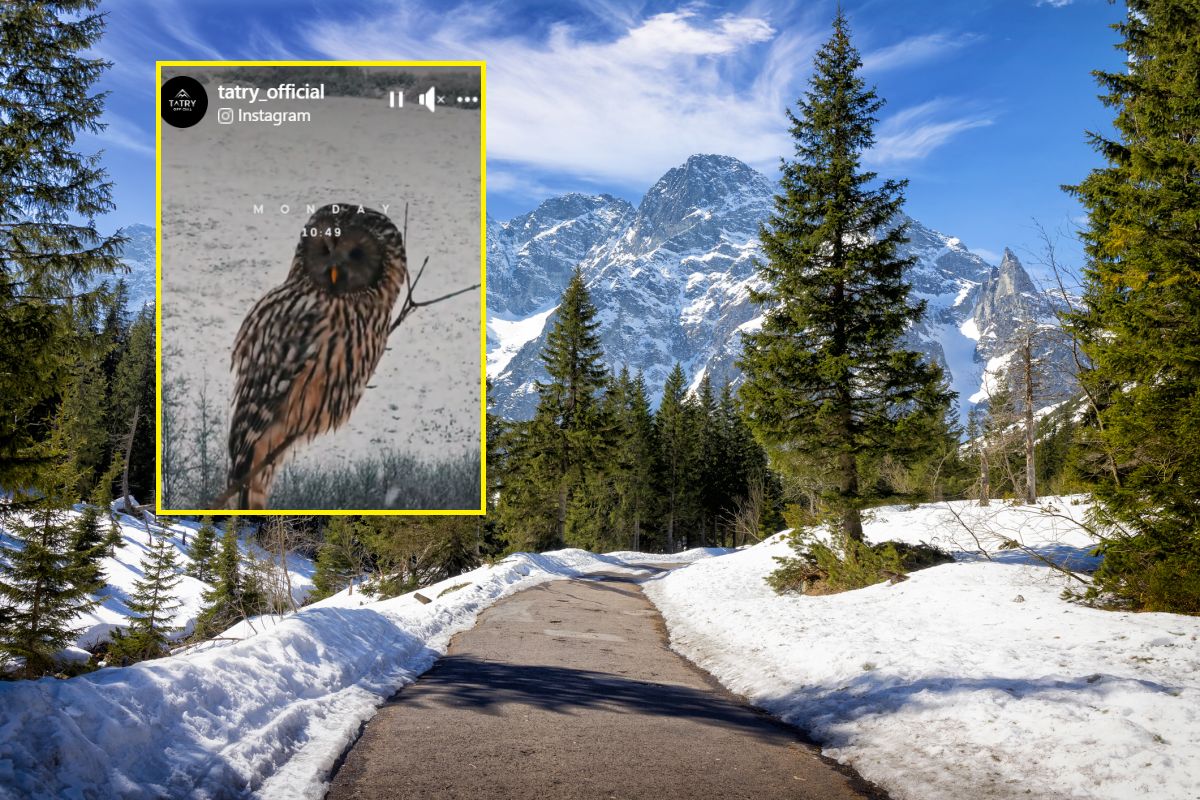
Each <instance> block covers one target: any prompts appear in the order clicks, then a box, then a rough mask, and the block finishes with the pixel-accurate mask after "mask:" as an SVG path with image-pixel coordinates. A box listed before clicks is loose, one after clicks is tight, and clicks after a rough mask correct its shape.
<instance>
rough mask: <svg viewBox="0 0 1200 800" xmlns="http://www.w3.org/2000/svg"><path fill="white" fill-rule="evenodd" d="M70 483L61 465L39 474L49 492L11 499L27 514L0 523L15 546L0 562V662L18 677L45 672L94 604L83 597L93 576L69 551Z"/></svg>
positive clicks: (69, 474) (71, 528)
mask: <svg viewBox="0 0 1200 800" xmlns="http://www.w3.org/2000/svg"><path fill="white" fill-rule="evenodd" d="M74 480H75V474H74V473H73V472H72V471H71V470H69V469H68V468H66V467H65V466H63V465H60V467H59V470H58V472H56V473H54V474H49V473H43V481H44V483H47V484H51V483H52V486H51V488H50V489H48V490H46V491H42V492H39V493H38V494H36V495H23V494H19V495H18V496H17V497H16V498H14V499H15V500H16V501H18V502H20V504H21V505H22V506H23V507H25V508H26V509H28V513H27V514H25V515H21V516H16V515H14V516H13V517H12V518H10V519H9V520H7V521H6V523H5V524H6V527H8V529H9V531H10V533H11V534H12V535H13V536H14V537H15V538H16V539H17V540H18V541H19V542H20V546H19V547H13V548H7V549H6V550H5V551H4V552H3V554H2V555H3V557H2V558H0V622H2V625H0V657H3V659H4V661H8V662H12V661H13V660H18V661H20V662H22V666H21V667H20V669H18V670H17V674H18V675H19V676H20V677H24V678H36V677H39V676H41V675H44V674H46V673H47V672H49V671H50V670H51V669H52V668H53V666H54V657H55V655H56V654H57V653H58V652H59V651H60V650H62V649H63V648H65V647H67V646H68V645H70V644H71V643H72V640H73V638H74V634H75V631H76V629H75V627H74V622H75V619H76V617H77V616H78V615H80V614H82V613H84V612H86V611H88V610H89V609H91V608H92V607H94V606H95V605H96V601H95V600H94V599H92V597H91V596H90V594H89V591H90V590H91V589H92V588H93V587H94V585H95V582H96V573H95V572H94V571H92V570H90V569H88V568H87V564H86V562H85V563H84V564H83V565H82V566H81V564H80V561H79V560H78V558H77V554H76V553H75V551H73V550H72V548H71V543H72V540H73V538H74V537H75V536H76V535H77V533H78V529H77V527H76V526H75V524H74V522H73V521H72V519H71V515H70V510H71V499H70V495H71V492H72V488H71V487H72V484H73V483H74Z"/></svg>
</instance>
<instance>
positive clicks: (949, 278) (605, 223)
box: [487, 155, 1073, 419]
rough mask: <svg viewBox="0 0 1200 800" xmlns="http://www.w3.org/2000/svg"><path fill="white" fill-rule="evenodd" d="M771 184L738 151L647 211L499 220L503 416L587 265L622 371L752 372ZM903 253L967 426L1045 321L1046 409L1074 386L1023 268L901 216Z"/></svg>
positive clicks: (678, 182) (653, 382)
mask: <svg viewBox="0 0 1200 800" xmlns="http://www.w3.org/2000/svg"><path fill="white" fill-rule="evenodd" d="M775 191H776V186H775V184H774V183H773V182H772V181H770V180H769V179H768V178H767V177H766V176H765V175H762V174H761V173H759V172H757V171H755V170H753V169H751V168H750V167H748V166H746V165H745V164H743V163H742V162H740V161H738V160H737V159H735V158H731V157H729V156H719V155H696V156H692V157H691V158H689V159H688V160H687V161H686V162H685V163H684V164H682V165H680V166H678V167H675V168H674V169H671V170H669V171H668V172H667V173H666V174H665V175H664V176H663V177H662V178H661V179H659V180H658V181H657V182H656V183H655V184H654V185H653V186H652V187H651V188H650V189H649V191H647V193H646V195H645V196H644V197H643V198H642V200H641V202H640V203H639V204H638V206H637V207H636V208H635V207H634V206H632V205H631V204H630V203H628V202H626V201H624V200H621V199H618V198H615V197H612V196H610V195H596V196H589V195H581V194H571V195H565V196H562V197H556V198H552V199H550V200H547V201H545V202H544V203H542V204H541V205H539V206H538V207H537V208H536V209H534V210H533V211H531V212H529V213H527V214H523V215H521V216H518V217H516V218H514V219H512V220H509V221H508V222H499V221H496V220H493V219H489V220H488V226H487V229H488V241H487V247H488V287H487V294H488V373H489V376H490V377H491V379H492V382H493V403H494V410H495V411H496V412H497V413H499V414H500V415H501V416H505V417H509V418H523V417H527V416H529V415H530V414H531V413H532V411H533V408H534V405H535V404H536V392H535V391H534V384H535V382H536V381H537V380H539V379H541V378H543V377H544V372H543V370H542V366H541V362H540V359H539V353H540V351H541V349H542V346H543V344H544V339H545V335H546V332H547V331H548V329H549V327H550V325H551V324H552V321H553V312H554V307H555V304H556V303H557V302H558V297H559V295H560V294H561V292H562V290H563V288H565V286H566V284H567V281H569V280H570V277H571V274H572V272H573V271H574V269H575V268H576V267H578V268H579V269H580V270H581V271H582V273H583V275H584V278H585V280H586V281H587V284H588V288H589V290H590V292H591V294H592V300H593V302H594V303H595V305H596V307H597V310H598V312H599V314H598V318H599V321H600V324H601V327H600V334H601V338H602V342H603V346H604V350H605V354H606V356H607V359H608V362H609V364H610V366H612V367H613V368H614V369H619V368H620V367H622V366H627V367H629V369H630V370H631V371H638V370H640V371H642V372H643V373H644V375H645V378H646V383H647V386H648V388H649V389H650V390H651V391H652V392H654V393H655V399H657V392H659V391H660V390H661V387H662V383H663V381H664V380H665V378H666V375H667V373H668V372H669V371H670V369H671V367H672V366H673V365H674V364H675V362H677V361H678V362H680V363H681V364H682V365H683V368H684V370H685V372H686V373H687V375H688V378H689V380H690V381H691V384H692V385H693V386H695V385H697V384H698V383H699V381H700V379H701V378H702V377H703V376H704V375H705V374H707V375H709V376H710V378H711V379H712V380H713V381H714V382H715V383H716V384H717V385H720V384H721V383H723V382H724V381H727V380H730V381H737V380H738V379H739V378H740V374H739V371H738V369H737V367H736V363H735V362H736V360H737V357H738V354H739V353H740V349H741V342H740V337H741V332H742V331H744V330H747V329H752V328H753V327H755V326H757V325H758V324H760V316H759V315H760V309H759V308H758V307H757V306H756V305H755V304H753V303H752V302H751V301H750V290H751V289H752V288H755V287H757V286H758V285H759V284H758V278H757V276H756V274H755V262H756V259H758V258H760V257H761V256H762V250H761V246H760V244H759V241H758V231H759V225H760V223H762V222H763V221H764V220H765V219H766V218H767V216H768V215H769V213H770V211H771V208H772V198H773V195H774V193H775ZM904 221H906V222H907V223H908V225H909V227H908V238H909V241H908V243H907V244H906V245H904V246H903V247H902V253H901V254H902V255H909V256H913V257H914V258H915V259H916V263H915V264H914V266H913V267H912V268H910V269H909V270H908V272H907V273H906V278H907V280H908V281H909V282H910V283H911V284H912V297H913V299H914V300H915V299H924V300H925V301H926V302H927V304H928V305H927V310H926V314H925V317H924V318H923V319H922V320H921V321H920V322H919V323H917V324H916V325H914V326H913V327H912V328H911V329H910V330H909V332H908V334H907V340H908V342H909V344H910V345H911V346H913V347H914V348H915V349H919V350H921V351H922V352H925V353H927V354H928V355H929V357H930V358H932V359H935V360H937V361H938V362H939V363H940V364H942V366H943V367H944V368H945V369H946V371H947V374H948V376H949V380H950V382H951V385H952V388H954V389H955V391H957V392H958V394H959V403H960V411H961V415H962V418H963V419H965V415H966V413H967V411H968V410H969V408H970V407H971V406H973V405H975V404H978V403H980V402H986V400H987V397H988V394H989V392H990V391H992V390H993V387H994V380H992V382H991V384H989V383H988V381H985V380H984V377H985V372H987V371H991V372H993V373H994V372H996V371H997V370H999V369H1001V368H1002V367H1003V366H1004V365H1005V364H1007V363H1008V361H1009V360H1010V358H1011V355H1012V352H1013V351H1014V350H1015V347H1016V343H1015V339H1014V337H1015V334H1016V331H1017V330H1018V329H1021V328H1023V327H1027V326H1033V327H1035V328H1037V329H1038V330H1039V331H1041V332H1043V333H1039V335H1038V336H1037V337H1036V339H1035V341H1036V342H1037V347H1038V349H1039V355H1040V356H1041V357H1042V360H1043V376H1042V379H1041V383H1042V385H1041V387H1040V394H1041V395H1042V396H1043V397H1044V398H1046V400H1047V404H1049V403H1050V402H1055V401H1057V400H1059V399H1063V398H1064V397H1066V396H1067V395H1069V394H1070V393H1071V392H1072V389H1073V379H1072V378H1071V377H1070V374H1069V373H1070V371H1069V370H1068V369H1067V365H1068V363H1069V360H1070V359H1069V350H1064V347H1065V345H1064V344H1063V343H1061V342H1060V341H1059V340H1060V338H1061V337H1056V336H1053V335H1050V334H1051V332H1052V331H1054V330H1056V329H1057V325H1058V323H1057V317H1056V310H1057V308H1056V304H1055V302H1054V301H1053V300H1052V299H1051V298H1050V297H1049V296H1048V295H1046V294H1044V293H1043V292H1041V291H1039V290H1038V289H1037V287H1036V286H1035V284H1034V282H1033V280H1032V278H1030V276H1029V274H1028V273H1027V272H1026V271H1025V269H1024V267H1023V266H1022V265H1021V263H1020V261H1019V259H1018V258H1017V257H1016V256H1015V255H1014V254H1013V253H1012V252H1011V251H1005V255H1004V258H1003V259H1002V261H1001V263H1000V264H999V265H996V266H993V265H991V264H989V263H988V262H987V261H985V260H984V259H983V258H982V257H980V256H979V255H977V254H976V253H973V252H971V251H970V250H969V249H968V248H967V247H966V246H965V245H964V244H963V243H962V242H961V241H960V240H958V239H957V238H954V237H950V236H946V235H945V234H942V233H939V232H938V231H935V230H933V229H931V228H929V227H927V226H925V225H923V224H921V223H920V222H917V221H916V220H913V219H911V218H908V217H905V218H904Z"/></svg>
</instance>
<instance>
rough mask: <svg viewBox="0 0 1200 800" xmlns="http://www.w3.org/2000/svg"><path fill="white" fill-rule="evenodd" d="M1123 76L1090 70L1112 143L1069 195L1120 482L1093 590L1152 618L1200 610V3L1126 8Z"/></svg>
mask: <svg viewBox="0 0 1200 800" xmlns="http://www.w3.org/2000/svg"><path fill="white" fill-rule="evenodd" d="M1127 5H1128V9H1129V15H1128V17H1127V19H1126V20H1125V21H1124V22H1123V23H1121V24H1118V25H1117V26H1116V29H1117V30H1118V31H1119V32H1120V33H1121V34H1122V36H1123V37H1124V41H1123V42H1122V44H1121V45H1120V46H1121V48H1122V49H1123V50H1125V52H1126V54H1127V58H1126V60H1125V61H1124V62H1123V64H1122V69H1121V71H1119V72H1112V73H1107V72H1097V73H1095V75H1096V77H1097V78H1098V80H1099V82H1100V85H1101V86H1102V87H1103V88H1104V90H1105V94H1104V95H1102V97H1101V99H1102V100H1103V101H1104V102H1105V104H1107V105H1108V106H1110V107H1111V108H1114V109H1116V119H1115V120H1114V127H1115V128H1116V131H1117V136H1116V138H1115V139H1109V138H1106V137H1105V136H1102V135H1100V134H1091V135H1090V138H1091V141H1092V145H1093V146H1094V147H1095V149H1096V150H1097V151H1098V152H1099V153H1100V154H1101V155H1102V156H1103V157H1104V158H1105V160H1106V161H1107V162H1108V166H1106V167H1103V168H1100V169H1096V170H1094V171H1093V172H1092V173H1091V174H1090V175H1089V176H1088V177H1087V178H1086V179H1085V180H1084V181H1083V182H1082V183H1080V184H1079V185H1078V186H1075V187H1068V188H1069V189H1070V190H1071V191H1073V192H1074V193H1075V194H1076V195H1077V196H1078V197H1079V198H1080V200H1081V201H1082V202H1083V204H1084V205H1085V206H1086V208H1087V211H1088V227H1087V229H1086V230H1085V232H1084V242H1085V248H1086V252H1087V258H1088V264H1087V267H1086V270H1085V281H1086V285H1085V292H1084V301H1085V304H1086V308H1085V310H1084V311H1083V312H1082V313H1081V314H1080V315H1078V316H1077V317H1076V318H1075V320H1074V322H1073V328H1074V330H1075V333H1076V335H1077V336H1078V337H1079V338H1080V340H1081V346H1082V348H1083V351H1084V353H1085V354H1086V356H1087V358H1088V359H1089V360H1090V364H1091V365H1090V368H1089V369H1087V370H1085V372H1084V374H1083V375H1082V376H1081V379H1082V380H1083V381H1084V383H1085V384H1086V385H1087V386H1088V387H1089V393H1090V394H1091V395H1092V396H1094V397H1096V398H1098V399H1099V402H1100V404H1101V409H1100V413H1099V420H1098V425H1099V435H1100V439H1101V441H1102V442H1103V445H1104V446H1105V447H1106V448H1107V449H1108V450H1109V452H1110V455H1111V463H1113V464H1115V465H1116V468H1115V469H1114V473H1115V474H1105V473H1104V472H1101V473H1100V474H1099V475H1098V479H1099V484H1098V486H1097V487H1096V489H1095V493H1096V496H1097V498H1098V499H1099V501H1100V504H1101V512H1102V517H1103V519H1104V521H1106V522H1109V523H1113V524H1114V526H1115V527H1116V528H1117V529H1119V530H1120V531H1121V533H1119V534H1114V535H1113V536H1112V537H1111V538H1109V539H1108V540H1107V541H1106V542H1105V543H1104V545H1103V547H1102V552H1103V553H1104V561H1103V562H1102V564H1101V567H1100V569H1099V571H1098V572H1097V574H1096V585H1097V587H1098V588H1099V589H1100V590H1101V591H1104V592H1107V593H1111V594H1112V595H1114V596H1115V597H1117V598H1119V599H1120V600H1122V601H1124V602H1126V603H1128V604H1129V605H1131V606H1133V607H1136V608H1141V609H1146V610H1151V611H1183V612H1191V613H1196V612H1200V504H1198V503H1197V501H1196V498H1197V497H1200V433H1198V432H1200V399H1198V398H1200V279H1198V278H1197V275H1198V274H1200V273H1198V271H1197V270H1198V267H1197V263H1198V258H1200V256H1198V255H1197V254H1198V253H1200V181H1197V179H1196V176H1197V174H1200V139H1198V138H1197V130H1198V129H1200V91H1197V77H1196V76H1197V74H1200V48H1197V46H1196V43H1197V41H1200V6H1198V5H1197V4H1196V3H1195V2H1192V0H1129V2H1128V3H1127Z"/></svg>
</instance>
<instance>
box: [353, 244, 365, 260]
mask: <svg viewBox="0 0 1200 800" xmlns="http://www.w3.org/2000/svg"><path fill="white" fill-rule="evenodd" d="M350 257H351V258H352V259H354V260H355V261H359V260H361V259H362V257H363V251H362V248H361V247H355V248H354V249H352V250H351V251H350Z"/></svg>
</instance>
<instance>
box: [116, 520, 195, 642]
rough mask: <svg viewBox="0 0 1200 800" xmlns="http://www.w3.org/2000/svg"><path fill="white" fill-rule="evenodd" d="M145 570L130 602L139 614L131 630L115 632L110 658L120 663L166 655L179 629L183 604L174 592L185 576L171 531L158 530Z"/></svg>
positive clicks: (145, 558)
mask: <svg viewBox="0 0 1200 800" xmlns="http://www.w3.org/2000/svg"><path fill="white" fill-rule="evenodd" d="M141 569H142V577H140V578H138V579H137V580H136V581H134V584H133V595H132V597H131V598H130V600H129V604H128V605H129V610H130V611H132V612H134V614H136V616H133V617H131V618H130V624H129V630H128V631H123V632H120V633H116V634H114V637H113V641H112V644H111V646H110V647H109V658H110V660H111V661H113V662H115V663H118V664H128V663H132V662H134V661H142V660H145V659H147V658H158V657H159V656H163V655H166V653H167V636H168V634H170V633H171V631H173V630H176V628H175V626H173V625H171V620H172V619H173V618H174V616H175V612H176V611H178V610H179V608H180V607H181V606H182V605H183V604H182V603H181V602H179V600H178V598H177V597H176V595H175V594H174V591H175V588H176V587H177V586H178V585H179V582H180V581H181V580H183V578H182V576H181V575H180V572H179V561H178V558H177V554H176V552H175V545H173V544H171V534H170V531H168V530H165V529H163V530H159V531H156V532H155V534H154V538H153V543H152V544H151V545H150V547H149V548H148V549H147V550H146V554H145V556H143V557H142V561H141Z"/></svg>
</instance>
